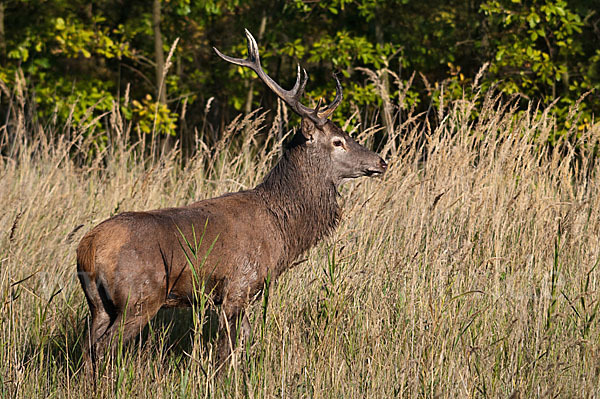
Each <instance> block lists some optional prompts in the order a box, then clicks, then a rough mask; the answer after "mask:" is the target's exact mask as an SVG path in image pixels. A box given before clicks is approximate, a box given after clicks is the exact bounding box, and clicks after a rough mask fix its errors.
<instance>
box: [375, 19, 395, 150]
mask: <svg viewBox="0 0 600 399" xmlns="http://www.w3.org/2000/svg"><path fill="white" fill-rule="evenodd" d="M375 40H377V43H378V44H381V45H383V44H384V40H383V31H382V30H381V25H379V24H375ZM385 68H388V64H387V62H386V64H385ZM378 72H379V79H380V84H381V96H382V100H383V115H382V116H383V118H382V119H383V125H384V126H385V130H386V132H387V134H388V137H389V139H390V140H391V139H392V137H394V121H393V119H392V104H391V102H390V95H389V93H390V78H389V75H388V73H387V70H381V71H378ZM392 148H393V149H394V150H395V149H396V145H395V144H393V145H392Z"/></svg>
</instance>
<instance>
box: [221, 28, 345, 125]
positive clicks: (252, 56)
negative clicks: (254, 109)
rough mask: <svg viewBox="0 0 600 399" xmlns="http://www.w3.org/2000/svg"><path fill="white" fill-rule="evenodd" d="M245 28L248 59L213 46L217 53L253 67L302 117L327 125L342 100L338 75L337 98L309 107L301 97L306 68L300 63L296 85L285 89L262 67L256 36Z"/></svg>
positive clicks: (305, 78) (245, 65)
mask: <svg viewBox="0 0 600 399" xmlns="http://www.w3.org/2000/svg"><path fill="white" fill-rule="evenodd" d="M244 30H245V31H246V37H247V38H248V58H247V59H242V58H233V57H229V56H226V55H225V54H223V53H221V52H220V51H219V50H217V49H216V48H215V47H213V49H214V50H215V52H216V53H217V55H218V56H219V57H221V58H223V59H224V60H225V61H227V62H231V63H232V64H235V65H240V66H244V67H247V68H250V69H252V70H253V71H254V72H256V74H257V75H258V77H259V78H261V80H262V81H263V82H265V84H266V85H267V86H268V87H269V88H270V89H271V90H272V91H273V92H274V93H275V94H277V96H279V98H281V99H282V100H283V101H285V103H286V104H287V105H289V106H290V107H291V108H292V109H293V110H294V112H296V113H297V114H298V115H300V116H301V117H307V118H309V119H310V120H312V121H313V122H314V123H315V124H316V125H317V126H319V127H321V126H323V125H325V123H326V122H327V118H329V117H330V116H331V114H333V112H334V111H335V109H336V108H337V107H338V105H340V103H341V102H342V97H343V95H342V85H341V84H340V81H339V80H338V78H337V76H336V75H335V74H334V75H333V77H334V78H335V92H336V93H335V99H334V100H333V102H332V103H331V104H329V105H328V106H327V107H326V108H325V109H323V110H319V108H320V102H319V105H317V107H316V108H315V109H312V108H309V107H307V106H305V105H303V104H302V103H301V102H300V98H301V97H302V94H303V93H304V87H305V86H306V82H307V81H308V74H307V73H306V70H305V69H304V68H300V65H298V74H297V75H296V83H295V84H294V87H292V89H291V90H285V89H283V88H282V87H281V86H279V84H277V82H275V81H274V80H273V79H271V77H270V76H269V75H267V74H266V72H265V71H264V70H263V69H262V67H261V65H260V56H259V55H258V45H257V44H256V40H254V37H253V36H252V34H251V33H250V32H249V31H248V29H244Z"/></svg>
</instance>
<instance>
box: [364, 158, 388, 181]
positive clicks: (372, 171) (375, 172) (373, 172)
mask: <svg viewBox="0 0 600 399" xmlns="http://www.w3.org/2000/svg"><path fill="white" fill-rule="evenodd" d="M387 166H388V165H387V162H385V161H384V160H383V159H381V158H380V159H379V162H378V164H377V165H375V166H371V167H368V168H367V169H365V171H364V172H363V173H364V174H365V176H369V177H371V176H379V175H382V174H383V172H385V171H386V170H387Z"/></svg>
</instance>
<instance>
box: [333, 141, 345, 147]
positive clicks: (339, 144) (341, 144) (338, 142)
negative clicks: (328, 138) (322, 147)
mask: <svg viewBox="0 0 600 399" xmlns="http://www.w3.org/2000/svg"><path fill="white" fill-rule="evenodd" d="M333 145H334V146H335V147H343V146H344V142H343V141H342V140H340V139H334V140H333Z"/></svg>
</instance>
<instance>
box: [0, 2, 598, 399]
mask: <svg viewBox="0 0 600 399" xmlns="http://www.w3.org/2000/svg"><path fill="white" fill-rule="evenodd" d="M593 4H594V3H593V2H587V1H583V0H581V1H570V2H568V3H567V2H564V1H554V0H548V1H544V2H542V1H532V2H528V3H527V4H523V3H521V2H518V1H511V2H508V1H506V2H505V1H485V2H458V1H456V2H442V1H435V0H434V1H430V2H413V1H412V0H403V1H382V2H379V1H378V2H370V1H353V2H349V1H343V0H342V1H333V2H315V3H312V2H300V1H292V2H282V3H272V2H270V3H267V2H262V3H261V2H238V1H223V2H220V1H217V2H200V3H194V4H192V3H191V2H187V1H185V0H181V1H175V0H173V1H164V2H158V1H155V2H154V3H153V4H150V3H145V2H138V1H127V2H126V1H123V2H118V1H100V2H94V4H93V5H90V4H89V3H83V2H77V1H69V2H66V1H56V0H48V1H43V2H42V1H19V2H17V1H1V2H0V16H2V18H0V58H1V61H2V62H0V110H1V112H2V119H0V182H1V184H0V203H1V204H2V206H3V210H2V212H0V343H2V345H0V397H10V398H13V397H73V398H88V397H94V396H95V397H106V398H109V397H110V398H112V397H148V396H152V397H165V398H166V397H218V398H231V397H238V398H242V397H302V398H309V397H310V398H313V397H314V398H331V397H336V398H338V397H344V398H346V397H350V398H354V397H361V398H362V397H369V398H371V397H374V398H388V397H411V398H412V397H424V398H425V397H426V398H430V397H448V398H455V397H480V398H487V397H490V398H492V397H493V398H496V397H512V398H518V397H522V398H524V397H540V398H541V397H597V396H599V395H600V391H599V388H598V387H599V386H600V366H599V365H600V325H599V323H598V308H599V306H600V270H599V267H598V263H599V262H600V241H599V240H600V199H599V198H600V178H599V176H598V173H597V170H598V166H599V165H598V162H599V161H598V157H597V151H598V141H599V138H600V124H598V123H596V122H595V121H594V116H593V115H594V112H597V111H598V96H597V93H595V92H592V93H591V94H588V95H587V96H584V94H585V93H587V92H588V90H590V89H593V88H594V87H597V85H598V80H599V77H598V54H599V53H598V46H597V45H595V43H597V42H598V30H597V28H596V25H597V23H598V21H599V17H598V15H597V13H596V10H595V9H593V8H592V7H593ZM151 5H152V7H151ZM157 17H160V18H157ZM153 20H154V21H157V20H158V21H159V23H158V24H156V23H153ZM243 27H248V28H249V29H250V30H251V31H253V33H255V35H256V36H257V38H258V37H260V43H261V45H262V48H261V49H262V52H263V54H264V64H265V67H266V68H267V70H268V71H269V72H270V73H271V74H272V75H273V76H274V77H275V78H276V79H278V80H280V81H282V82H283V83H284V85H285V83H287V84H288V85H290V86H291V83H292V79H293V75H294V68H295V64H296V62H298V61H301V62H302V64H303V65H305V66H306V67H307V68H308V70H309V72H310V73H311V76H312V77H313V79H312V80H311V82H310V83H309V89H310V92H309V93H308V99H307V102H310V101H311V100H313V99H316V98H318V97H321V96H322V95H324V94H325V93H331V92H332V91H333V87H332V82H331V79H330V78H329V76H330V72H331V71H333V70H337V71H340V72H342V73H343V75H344V79H343V84H344V87H345V89H346V93H347V96H346V101H345V102H344V108H343V109H340V111H338V112H337V113H336V116H335V117H336V118H337V121H338V122H339V123H340V125H341V126H344V128H345V129H346V130H347V131H349V132H351V133H352V134H353V135H354V136H355V137H357V139H358V140H359V141H361V142H362V143H364V144H365V145H367V146H368V147H369V148H373V149H374V150H376V151H378V152H379V153H380V154H382V156H383V157H385V158H386V159H387V160H389V162H390V167H389V170H388V172H387V173H386V174H385V176H383V177H382V178H381V179H360V180H357V181H355V182H352V183H349V184H346V185H344V186H343V187H342V188H341V200H342V201H343V202H344V216H343V220H342V223H341V225H340V227H339V229H338V230H337V231H336V232H335V234H334V235H333V236H332V237H331V238H329V239H327V240H325V241H324V242H323V243H321V244H319V245H318V246H317V248H315V249H314V250H312V251H310V253H309V254H307V261H306V262H304V263H301V264H299V265H297V266H296V267H295V268H294V269H292V270H290V271H289V272H287V273H285V274H284V275H283V276H281V278H280V279H279V280H278V281H276V282H275V283H273V284H270V285H269V286H268V287H267V289H266V291H265V292H266V294H265V295H264V296H263V297H261V298H260V299H259V300H258V301H257V302H256V303H255V304H254V305H253V306H252V308H251V310H250V316H251V317H250V318H251V324H252V326H253V336H252V339H251V340H250V342H249V343H248V346H247V347H246V348H240V349H239V350H238V351H237V352H236V354H235V359H234V361H232V362H231V364H229V365H228V368H227V369H226V370H225V372H224V373H223V374H222V375H221V377H220V378H217V377H215V371H216V370H215V364H214V363H213V361H212V359H213V357H214V351H213V345H214V339H212V338H211V332H210V330H211V328H210V320H211V317H210V313H211V310H210V309H205V308H202V307H200V308H199V309H196V311H195V312H190V311H178V312H175V313H174V314H173V313H169V312H163V313H160V314H159V317H158V318H157V319H156V320H154V321H153V322H152V323H151V324H150V325H149V327H148V328H147V329H146V331H145V333H144V334H143V336H142V338H140V339H139V340H137V341H136V342H135V343H133V344H131V345H128V346H125V347H120V350H119V352H118V354H117V355H116V359H115V360H114V363H113V366H112V367H107V368H106V369H104V370H103V373H102V377H101V378H99V380H98V381H97V386H96V389H95V388H94V384H93V382H92V381H91V380H90V379H89V378H86V376H85V374H84V370H83V367H82V356H81V347H82V341H83V339H84V337H85V333H86V329H87V322H88V319H87V314H88V310H87V306H86V304H85V299H84V297H83V293H82V291H81V289H80V287H79V283H78V281H77V279H76V276H75V256H74V253H75V248H76V246H77V243H78V242H79V240H80V239H81V237H82V236H83V234H85V232H86V231H88V230H89V229H90V228H91V227H92V226H94V225H96V224H97V223H99V222H100V221H102V220H104V219H106V218H107V217H110V216H112V215H115V214H117V213H119V212H121V211H124V210H144V209H152V208H158V207H167V206H178V205H184V204H188V203H190V202H193V201H196V200H200V199H203V198H208V197H213V196H216V195H219V194H222V193H225V192H228V191H235V190H239V189H244V188H248V187H252V186H254V185H255V184H257V183H258V182H259V181H261V179H262V178H263V177H264V175H265V174H266V173H267V171H268V170H269V169H270V168H271V166H272V165H273V164H274V162H275V161H276V160H277V159H278V157H279V154H280V150H281V146H282V143H283V142H285V140H286V139H287V137H289V135H290V134H293V126H294V124H295V119H294V118H295V117H294V116H292V115H291V113H289V114H288V111H287V110H286V108H285V107H282V106H281V104H278V103H277V102H276V101H275V100H274V99H273V97H272V96H271V94H270V93H268V92H267V91H264V90H263V86H262V84H260V83H259V82H257V81H256V80H255V78H254V77H252V75H251V74H250V73H248V72H247V71H243V70H241V69H238V68H236V67H233V66H231V65H226V64H225V65H224V63H223V62H220V61H219V60H217V59H216V57H215V56H214V55H213V54H212V50H211V46H212V45H217V46H218V47H219V48H221V49H222V50H223V51H225V52H228V53H231V54H243V53H244V51H245V50H244V48H245V42H244V40H243ZM157 28H160V29H157ZM176 38H179V41H178V42H177V43H176V46H173V43H175V42H176ZM161 42H162V44H161ZM157 49H158V50H157ZM161 54H162V61H161ZM160 65H162V66H160ZM162 81H164V85H162V84H161V82H162ZM329 95H331V94H329ZM260 105H262V106H263V107H264V108H265V109H266V110H265V111H263V110H260V109H259V106H260ZM171 137H174V138H175V140H174V139H171ZM167 138H168V139H167Z"/></svg>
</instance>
